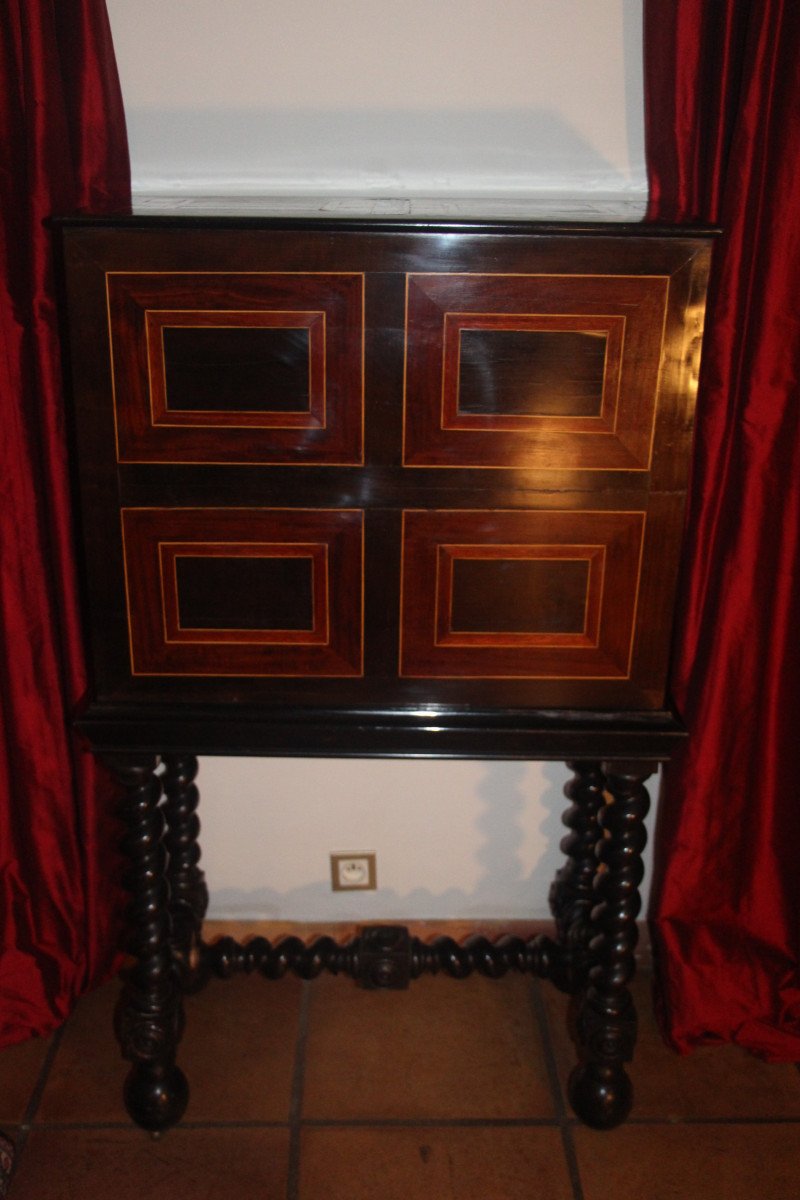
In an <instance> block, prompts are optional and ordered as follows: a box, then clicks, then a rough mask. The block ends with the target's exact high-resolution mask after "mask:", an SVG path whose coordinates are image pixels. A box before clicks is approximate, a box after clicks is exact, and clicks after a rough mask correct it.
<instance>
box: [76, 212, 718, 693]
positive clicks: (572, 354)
mask: <svg viewBox="0 0 800 1200" xmlns="http://www.w3.org/2000/svg"><path fill="white" fill-rule="evenodd" d="M65 243H66V263H67V282H68V292H69V308H70V313H69V315H70V326H71V336H72V343H73V345H72V360H73V364H74V400H75V407H76V419H77V427H78V435H79V436H78V442H79V455H78V459H79V461H78V469H79V472H80V476H81V486H82V491H83V500H84V503H83V522H84V532H85V541H86V546H87V556H86V557H87V573H88V593H89V598H90V604H89V612H90V633H91V644H92V648H93V660H94V675H95V681H96V689H97V694H98V696H99V697H100V698H101V699H108V700H113V701H115V702H117V701H126V700H135V701H142V702H146V701H149V700H153V699H158V700H161V701H164V700H166V701H169V702H170V703H175V704H178V705H180V704H183V703H188V704H198V703H206V702H207V703H216V702H222V703H228V702H234V701H235V702H236V703H240V704H246V705H249V704H252V705H254V706H266V707H267V708H269V707H271V706H272V707H275V708H286V707H287V706H292V707H293V708H298V709H301V710H302V708H303V707H304V706H305V707H308V708H315V707H316V708H319V707H324V708H326V709H336V708H341V709H347V710H358V711H362V710H363V711H366V712H369V711H372V710H376V709H379V710H381V711H386V710H391V709H397V710H403V709H409V708H411V709H413V708H419V707H420V706H421V705H422V706H430V705H434V706H436V705H440V706H450V707H453V708H455V709H459V708H464V709H471V708H474V707H476V706H477V707H482V708H485V709H508V708H510V709H520V708H553V707H556V708H558V707H564V708H573V709H574V708H580V709H587V710H590V709H599V710H603V709H606V710H621V711H624V710H629V711H634V710H647V709H657V708H660V707H661V706H663V704H664V700H665V681H666V671H667V654H668V647H669V637H670V630H671V618H672V604H673V597H674V590H675V581H676V573H677V562H678V553H679V547H680V534H681V525H682V519H683V516H682V515H683V504H684V493H685V487H686V477H687V470H688V457H689V449H690V430H691V418H692V404H693V388H694V384H695V381H696V374H697V366H698V354H699V345H700V331H701V325H702V313H703V299H704V288H705V279H706V274H707V266H708V246H707V243H706V242H705V241H704V240H703V239H700V238H690V237H657V236H654V235H650V236H648V235H647V234H645V233H643V234H641V235H639V236H636V237H633V236H622V235H616V236H604V235H602V234H598V235H597V236H594V237H593V236H587V235H586V234H581V235H573V236H570V235H568V234H563V233H559V234H543V233H539V232H537V231H535V230H532V231H531V232H530V234H521V233H520V232H518V231H509V232H508V233H504V232H503V231H502V230H496V229H495V230H493V231H492V232H490V233H484V232H475V231H474V230H465V231H463V232H459V231H453V230H452V229H450V230H449V231H448V232H447V233H444V232H442V233H437V232H436V231H435V230H434V231H426V232H420V231H416V230H412V229H401V228H398V229H394V230H391V231H387V230H377V231H373V230H371V229H370V228H369V227H362V228H359V229H347V230H341V229H337V228H335V227H332V228H330V229H317V230H302V229H299V228H298V229H291V228H290V229H281V230H275V229H271V228H270V227H269V226H268V225H265V226H264V227H263V228H255V229H254V228H253V227H251V226H248V227H242V228H235V227H234V228H225V229H214V228H203V229H188V228H177V229H176V228H175V227H174V226H173V227H164V228H162V227H160V226H159V225H158V222H157V221H155V222H147V221H142V222H139V223H138V224H136V223H134V224H132V225H126V224H124V223H122V224H120V226H119V227H118V228H116V227H113V226H111V227H109V226H108V225H98V226H96V227H95V226H91V225H80V226H76V227H74V228H68V229H67V230H66V231H65Z"/></svg>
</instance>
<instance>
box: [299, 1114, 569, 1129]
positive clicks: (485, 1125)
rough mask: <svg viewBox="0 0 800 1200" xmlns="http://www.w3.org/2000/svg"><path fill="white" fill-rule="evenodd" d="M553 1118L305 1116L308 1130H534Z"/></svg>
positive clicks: (553, 1120) (551, 1121)
mask: <svg viewBox="0 0 800 1200" xmlns="http://www.w3.org/2000/svg"><path fill="white" fill-rule="evenodd" d="M557 1124H558V1122H557V1121H556V1120H555V1119H554V1118H553V1117H306V1118H305V1120H304V1121H303V1125H304V1126H306V1127H307V1128H309V1129H417V1128H420V1129H536V1128H541V1127H544V1128H548V1127H550V1126H556V1125H557Z"/></svg>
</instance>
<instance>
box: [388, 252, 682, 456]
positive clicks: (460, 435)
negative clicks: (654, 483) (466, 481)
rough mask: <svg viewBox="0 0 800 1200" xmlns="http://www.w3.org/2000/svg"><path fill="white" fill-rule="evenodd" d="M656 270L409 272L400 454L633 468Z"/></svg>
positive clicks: (656, 329) (652, 351)
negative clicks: (634, 272)
mask: <svg viewBox="0 0 800 1200" xmlns="http://www.w3.org/2000/svg"><path fill="white" fill-rule="evenodd" d="M667 290H668V279H667V278H666V277H665V276H627V275H620V276H616V275H614V276H610V275H605V276H603V275H591V274H587V275H583V276H581V275H481V274H476V275H467V274H439V275H431V274H412V275H409V277H408V284H407V304H406V385H405V397H404V405H405V435H404V462H405V463H406V465H407V466H413V467H437V466H439V467H444V466H449V467H473V466H477V467H508V468H514V469H517V470H518V469H521V468H535V469H540V470H541V469H544V470H546V469H562V470H563V469H566V470H574V469H589V470H616V471H646V470H647V469H648V468H649V465H650V459H651V453H652V443H653V430H654V422H655V414H656V406H657V400H658V384H659V372H660V366H661V359H662V341H663V335H664V320H665V315H666V302H667Z"/></svg>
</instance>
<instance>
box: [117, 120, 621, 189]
mask: <svg viewBox="0 0 800 1200" xmlns="http://www.w3.org/2000/svg"><path fill="white" fill-rule="evenodd" d="M127 122H128V133H129V138H130V143H131V153H132V159H133V162H134V163H136V177H135V179H134V188H135V191H136V192H143V193H152V192H158V193H164V194H168V195H171V196H176V195H192V194H194V195H198V194H201V195H202V194H205V195H217V194H224V195H236V194H237V193H240V194H249V195H252V194H253V193H259V194H261V195H264V196H265V197H268V196H269V195H270V193H273V194H278V193H282V194H289V195H291V194H294V193H297V192H301V193H304V192H309V191H311V192H320V191H322V192H324V191H326V190H331V191H334V192H351V193H359V192H361V193H370V194H372V195H377V194H381V195H396V194H401V195H402V194H407V193H408V194H418V195H430V194H434V193H450V194H452V195H453V196H459V195H462V196H468V195H473V194H476V193H477V194H483V195H487V196H491V195H503V194H506V193H511V194H515V193H516V194H520V193H538V192H541V191H544V192H555V193H557V194H560V195H566V196H575V195H585V194H587V193H589V194H591V193H600V194H610V195H618V196H626V195H627V196H629V197H630V196H634V197H644V187H645V185H644V172H643V167H641V169H638V168H640V164H639V163H638V161H637V159H634V160H633V164H634V165H633V168H632V169H631V170H627V169H625V168H620V166H618V165H615V164H614V163H612V162H609V161H608V160H607V159H605V158H604V157H603V156H602V155H600V154H599V153H598V151H597V149H596V148H595V147H594V146H592V145H591V143H589V142H588V141H587V140H586V139H585V138H584V137H583V136H582V135H581V134H580V133H579V132H577V131H576V130H575V129H573V128H572V127H571V126H570V125H569V124H568V123H567V122H566V121H565V120H564V119H563V118H562V117H561V116H559V115H558V114H557V113H555V112H552V111H548V110H547V109H535V108H531V109H526V108H512V109H504V110H497V111H486V110H475V111H471V112H466V111H443V110H441V109H431V110H427V111H426V110H425V109H424V108H420V109H418V110H413V111H379V110H371V111H368V112H365V111H359V110H352V111H336V110H333V111H301V110H292V109H286V110H283V111H280V110H272V111H269V110H266V111H265V110H261V109H252V110H249V109H240V110H231V111H224V112H220V111H205V112H204V111H197V110H189V109H181V110H164V109H137V108H132V109H129V110H128V112H127ZM629 123H630V122H629Z"/></svg>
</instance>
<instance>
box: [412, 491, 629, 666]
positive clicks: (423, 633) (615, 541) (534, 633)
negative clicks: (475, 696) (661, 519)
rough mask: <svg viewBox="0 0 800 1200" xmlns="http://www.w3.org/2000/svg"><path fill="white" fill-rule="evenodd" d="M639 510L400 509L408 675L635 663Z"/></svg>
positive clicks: (627, 664)
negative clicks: (634, 638) (633, 646)
mask: <svg viewBox="0 0 800 1200" xmlns="http://www.w3.org/2000/svg"><path fill="white" fill-rule="evenodd" d="M644 527H645V514H644V513H643V512H575V511H560V510H558V511H556V510H533V511H531V510H529V511H492V510H486V511H480V510H472V511H463V510H461V511H423V510H411V511H407V512H405V513H404V514H403V547H402V552H403V570H402V582H401V593H402V595H401V641H402V647H401V662H400V671H401V675H404V676H410V677H427V678H478V679H493V678H494V679H497V678H516V679H535V678H542V679H545V678H547V679H552V678H559V679H560V678H563V679H569V678H587V679H589V678H592V679H626V678H628V677H629V675H630V664H631V654H632V645H633V633H634V624H635V616H636V603H637V593H638V586H639V575H640V570H641V559H642V544H643V536H644Z"/></svg>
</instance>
